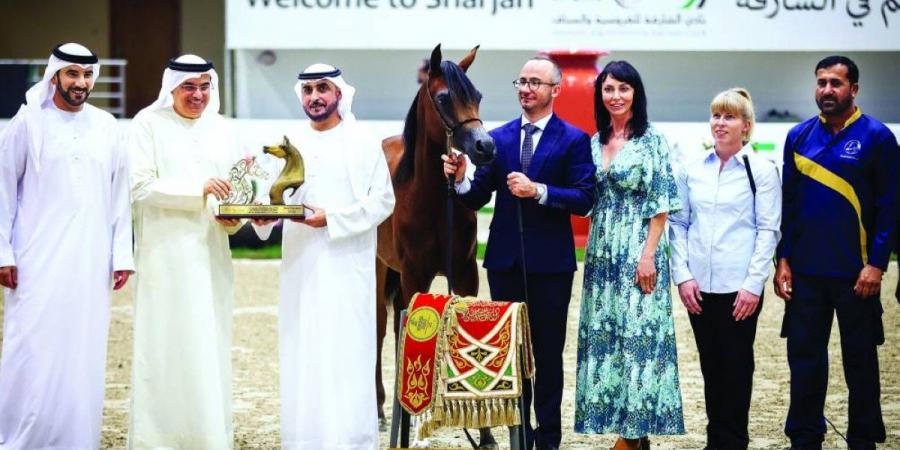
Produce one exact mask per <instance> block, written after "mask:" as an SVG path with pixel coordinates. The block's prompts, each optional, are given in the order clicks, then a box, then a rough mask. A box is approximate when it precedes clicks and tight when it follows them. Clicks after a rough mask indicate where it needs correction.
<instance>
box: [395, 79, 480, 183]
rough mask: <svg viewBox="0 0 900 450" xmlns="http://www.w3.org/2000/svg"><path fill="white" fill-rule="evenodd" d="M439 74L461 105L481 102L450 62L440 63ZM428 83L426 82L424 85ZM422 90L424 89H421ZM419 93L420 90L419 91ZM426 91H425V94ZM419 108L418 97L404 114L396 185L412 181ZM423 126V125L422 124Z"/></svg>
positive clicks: (468, 81) (475, 92)
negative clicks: (401, 148)
mask: <svg viewBox="0 0 900 450" xmlns="http://www.w3.org/2000/svg"><path fill="white" fill-rule="evenodd" d="M441 72H442V77H443V79H444V83H446V84H447V91H449V92H450V93H451V95H452V96H453V97H454V98H455V99H456V101H458V102H459V103H462V104H466V105H468V104H472V103H479V102H481V92H479V91H478V89H477V88H475V85H474V84H472V81H470V80H469V77H468V76H466V72H465V71H463V70H462V68H461V67H459V66H458V65H457V64H456V63H454V62H452V61H443V62H441ZM427 82H428V81H427V80H426V81H425V83H427ZM422 89H424V88H422ZM420 92H421V90H420ZM425 95H428V94H427V91H426V94H425ZM418 106H419V95H418V94H417V95H416V98H415V99H413V102H412V105H410V107H409V112H407V113H406V121H405V122H404V124H403V147H404V150H403V156H402V157H401V158H400V162H399V163H398V164H397V173H396V175H394V181H395V182H396V184H398V185H399V184H403V183H406V182H407V181H409V180H410V179H412V177H413V174H414V172H415V165H414V164H413V162H414V160H415V153H416V150H417V149H416V134H417V133H418V131H419V123H418V121H417V120H416V119H417V118H418V117H417V113H418ZM423 126H424V124H423Z"/></svg>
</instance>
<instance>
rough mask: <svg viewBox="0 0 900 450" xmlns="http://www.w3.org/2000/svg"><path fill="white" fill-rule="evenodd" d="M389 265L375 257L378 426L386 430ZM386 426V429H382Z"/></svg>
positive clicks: (380, 429)
mask: <svg viewBox="0 0 900 450" xmlns="http://www.w3.org/2000/svg"><path fill="white" fill-rule="evenodd" d="M387 271H388V267H387V266H386V265H384V263H382V262H381V260H379V259H378V258H376V259H375V317H376V321H377V328H376V335H377V336H376V340H375V346H376V348H377V350H376V358H375V396H376V397H377V399H378V428H379V431H386V428H387V421H386V420H385V417H384V400H385V393H384V382H383V381H382V378H381V348H382V346H383V344H384V336H385V334H386V331H387V330H386V328H387V305H386V303H385V292H384V290H385V284H386V283H385V281H386V278H387ZM382 428H385V429H382Z"/></svg>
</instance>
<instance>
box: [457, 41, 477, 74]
mask: <svg viewBox="0 0 900 450" xmlns="http://www.w3.org/2000/svg"><path fill="white" fill-rule="evenodd" d="M478 47H481V46H480V45H476V46H475V48H473V49H472V50H469V53H466V56H464V57H463V59H461V60H459V68H460V69H462V70H463V72H465V71H467V70H469V66H471V65H472V61H475V54H476V53H478Z"/></svg>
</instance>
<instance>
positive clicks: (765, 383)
mask: <svg viewBox="0 0 900 450" xmlns="http://www.w3.org/2000/svg"><path fill="white" fill-rule="evenodd" d="M277 277H278V263H277V262H273V261H262V262H261V261H246V260H237V261H235V285H236V288H235V292H236V298H235V310H234V345H233V347H232V355H233V358H234V359H233V360H234V410H235V417H234V422H235V448H237V449H277V448H279V421H278V359H277V331H276V322H277V318H276V314H277V312H276V311H277V308H276V302H277V286H278V278H277ZM581 277H582V275H581V273H578V274H576V276H575V279H576V286H575V288H574V289H573V293H574V295H573V298H572V302H571V306H570V310H569V333H568V340H567V345H566V351H565V368H566V392H565V395H564V397H563V448H568V449H605V448H609V446H611V445H612V442H613V440H614V437H613V436H585V435H579V434H575V433H574V432H572V431H571V430H572V420H573V416H574V403H573V402H574V397H575V385H574V371H575V350H576V349H575V347H576V342H575V336H576V330H577V326H578V311H579V304H580V297H581ZM896 283H897V266H896V265H893V264H892V266H891V269H890V270H889V271H888V274H887V276H886V277H885V283H884V286H885V292H884V294H883V296H882V302H883V304H884V308H885V314H884V324H885V327H884V328H885V332H886V334H887V342H886V343H885V345H883V346H882V347H880V358H881V380H882V408H883V412H884V421H885V425H886V426H887V429H888V430H887V433H888V438H887V442H886V443H885V444H884V445H882V446H880V447H879V448H885V449H900V307H898V305H897V302H896V300H894V297H893V294H894V286H895V285H896ZM132 289H133V284H131V283H129V286H128V287H126V289H125V290H124V291H123V292H121V293H116V295H115V297H114V299H113V307H112V323H111V328H110V337H109V365H108V369H107V375H106V376H107V392H106V407H105V409H104V418H103V445H102V447H103V448H104V449H120V448H124V446H125V438H126V435H127V432H128V407H129V381H130V377H131V351H132V350H131V345H132V312H133V307H132V302H131V299H132V295H133V291H132ZM432 289H433V290H434V291H436V292H444V290H445V284H444V282H443V279H439V280H436V281H435V284H434V286H432ZM481 291H482V295H481V296H482V297H484V298H487V297H488V295H487V282H486V281H485V279H484V273H483V272H482V289H481ZM674 310H675V323H676V328H677V340H678V355H679V368H680V376H681V388H682V398H683V401H684V414H685V426H686V429H687V434H686V435H684V436H677V437H656V438H652V440H653V448H654V449H699V448H702V447H703V445H704V438H705V432H704V426H705V420H706V417H705V413H704V409H703V382H702V379H701V376H700V367H699V363H698V361H697V352H696V348H695V345H694V340H693V336H692V333H691V328H690V324H689V322H688V320H687V315H686V313H685V310H684V308H683V307H682V306H681V304H680V302H677V301H676V304H675V308H674ZM782 311H783V306H782V301H781V300H780V299H778V298H777V297H775V295H774V294H773V293H772V291H771V285H769V286H767V293H766V302H765V304H764V308H763V313H762V317H761V318H760V322H759V329H758V332H757V340H756V363H757V367H756V377H755V380H756V382H755V385H754V393H753V394H754V396H753V404H752V409H751V413H750V417H751V420H750V435H751V437H752V440H751V443H750V448H753V449H783V448H787V447H788V445H789V443H788V441H787V439H786V438H785V437H784V435H783V432H782V428H783V424H784V418H785V415H786V414H787V402H788V379H789V372H788V367H787V360H786V355H785V343H784V341H783V340H782V339H781V338H779V337H778V332H779V329H780V325H781V315H782ZM387 339H388V340H387V341H386V342H385V344H386V348H391V345H393V335H392V334H390V333H389V334H388V338H387ZM830 348H831V355H832V356H833V358H832V361H831V374H830V378H829V395H828V399H827V404H826V415H827V417H828V418H829V419H830V420H831V421H832V422H833V423H834V424H835V426H837V428H838V430H839V431H841V432H842V433H843V432H845V430H846V424H847V421H846V411H847V398H846V397H847V391H846V388H845V385H844V377H843V371H842V369H841V364H840V348H839V340H838V334H837V327H835V328H834V330H833V334H832V340H831V347H830ZM383 363H384V367H385V368H386V373H385V380H392V379H393V372H394V371H393V365H394V357H393V354H392V352H385V356H384V361H383ZM387 389H388V398H389V399H390V398H391V396H392V391H393V387H392V386H391V384H390V383H389V384H388V386H387ZM386 412H388V414H390V405H387V406H386ZM495 435H496V436H497V438H498V440H499V441H500V442H501V446H505V445H508V444H507V432H506V430H499V429H498V430H495ZM387 443H388V433H386V432H385V433H382V434H381V446H382V447H383V448H386V447H387ZM841 444H842V442H840V438H839V437H838V436H837V434H835V433H834V432H831V431H830V430H829V433H828V435H827V436H826V442H825V448H828V449H841V448H846V446H842V445H841ZM431 445H432V447H458V448H465V447H466V446H467V442H466V441H465V438H464V437H463V434H462V432H461V431H460V430H455V429H450V430H444V431H442V432H440V433H439V434H438V435H437V437H435V438H433V439H432V440H431Z"/></svg>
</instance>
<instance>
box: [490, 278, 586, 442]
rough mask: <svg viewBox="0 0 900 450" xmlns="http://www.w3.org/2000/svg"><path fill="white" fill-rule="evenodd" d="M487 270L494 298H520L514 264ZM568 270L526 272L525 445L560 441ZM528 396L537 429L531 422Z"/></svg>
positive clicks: (569, 286)
mask: <svg viewBox="0 0 900 450" xmlns="http://www.w3.org/2000/svg"><path fill="white" fill-rule="evenodd" d="M487 274H488V284H489V285H490V288H491V298H493V299H494V300H503V301H517V302H518V301H523V300H524V299H525V290H524V281H523V279H522V271H521V269H520V268H513V270H509V271H505V270H504V271H498V270H488V271H487ZM574 275H575V274H574V272H564V273H529V274H528V322H529V323H530V324H531V344H532V347H533V349H534V364H535V379H534V392H533V393H532V391H531V384H530V383H525V389H524V397H525V411H526V413H525V417H526V422H525V440H526V441H527V442H526V443H527V445H528V448H529V449H530V448H532V446H533V445H537V447H538V448H543V447H547V446H554V447H559V444H560V441H561V440H562V423H561V419H560V405H561V404H562V394H563V347H565V344H566V320H567V316H568V310H569V299H570V298H571V297H572V279H573V278H574ZM532 397H533V399H534V413H535V415H536V416H537V423H538V428H537V429H534V428H532V425H531V402H532Z"/></svg>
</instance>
